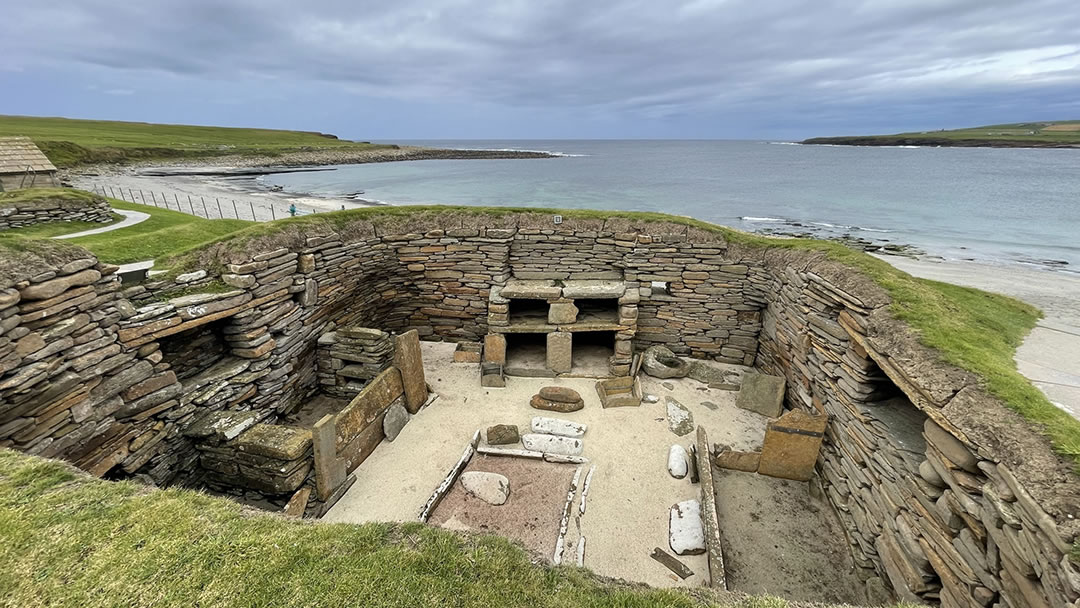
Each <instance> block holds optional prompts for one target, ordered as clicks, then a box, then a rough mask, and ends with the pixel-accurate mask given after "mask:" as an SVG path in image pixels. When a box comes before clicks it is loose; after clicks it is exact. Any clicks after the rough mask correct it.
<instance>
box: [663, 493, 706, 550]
mask: <svg viewBox="0 0 1080 608" xmlns="http://www.w3.org/2000/svg"><path fill="white" fill-rule="evenodd" d="M668 544H669V545H671V550H672V551H674V552H675V555H701V554H702V553H705V526H704V524H703V523H702V521H701V503H700V502H698V501H697V500H694V499H690V500H684V501H682V502H679V503H676V504H674V505H671V513H670V517H669V519H668Z"/></svg>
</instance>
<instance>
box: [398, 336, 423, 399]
mask: <svg viewBox="0 0 1080 608" xmlns="http://www.w3.org/2000/svg"><path fill="white" fill-rule="evenodd" d="M394 367H396V368H397V369H398V371H399V372H401V385H402V389H403V390H404V391H405V408H406V409H407V410H408V411H409V413H410V414H415V413H416V412H417V411H419V410H420V406H422V405H424V402H425V401H427V398H428V389H427V380H426V379H425V378H424V359H423V357H422V356H421V354H420V334H419V333H418V332H417V331H416V330H415V329H412V330H409V331H407V332H405V333H403V334H401V335H399V336H394Z"/></svg>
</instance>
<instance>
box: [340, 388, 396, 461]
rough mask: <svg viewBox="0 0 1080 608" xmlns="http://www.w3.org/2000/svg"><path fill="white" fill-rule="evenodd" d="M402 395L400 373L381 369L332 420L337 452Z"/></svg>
mask: <svg viewBox="0 0 1080 608" xmlns="http://www.w3.org/2000/svg"><path fill="white" fill-rule="evenodd" d="M404 392H405V389H404V388H403V387H402V384H401V373H400V372H398V370H397V368H396V367H389V368H387V369H385V370H383V372H382V373H380V374H379V375H378V376H376V377H375V379H374V380H372V381H371V382H370V383H369V384H368V385H367V386H365V387H364V388H363V390H361V391H360V393H359V394H357V395H356V397H354V398H353V400H352V401H350V402H349V405H347V406H345V409H343V410H341V412H340V413H339V414H338V415H337V418H336V419H335V425H334V426H335V429H334V430H335V431H336V433H337V444H336V445H337V450H338V452H342V451H344V449H345V446H346V444H348V443H349V442H351V441H353V439H355V438H356V437H357V436H359V435H360V434H361V432H362V431H364V430H365V429H367V428H368V427H369V426H371V425H372V424H373V423H375V422H376V420H377V419H378V418H379V416H381V415H382V413H383V412H385V411H386V408H388V407H390V404H392V403H393V402H394V401H396V400H397V398H398V397H400V396H401V395H402V394H403V393H404ZM379 437H380V438H381V437H382V427H381V426H380V427H379Z"/></svg>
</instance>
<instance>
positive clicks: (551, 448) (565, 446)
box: [521, 433, 585, 456]
mask: <svg viewBox="0 0 1080 608" xmlns="http://www.w3.org/2000/svg"><path fill="white" fill-rule="evenodd" d="M521 445H522V446H524V447H525V449H526V450H532V451H534V452H544V453H548V452H550V453H552V454H562V455H564V456H580V455H581V452H582V450H583V449H584V448H585V443H584V442H583V441H582V440H580V439H574V438H572V437H559V436H557V435H540V434H537V433H526V434H524V435H522V436H521Z"/></svg>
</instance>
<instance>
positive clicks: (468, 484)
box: [461, 471, 510, 506]
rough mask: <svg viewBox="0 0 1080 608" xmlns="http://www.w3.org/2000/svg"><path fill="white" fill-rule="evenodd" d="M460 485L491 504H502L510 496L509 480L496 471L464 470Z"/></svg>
mask: <svg viewBox="0 0 1080 608" xmlns="http://www.w3.org/2000/svg"><path fill="white" fill-rule="evenodd" d="M461 487H463V488H465V491H466V492H468V493H469V494H471V495H472V496H475V497H477V498H479V499H480V500H482V501H484V502H486V503H488V504H491V505H496V506H498V505H501V504H504V503H505V502H506V499H507V498H509V497H510V480H509V479H507V478H506V476H505V475H499V474H498V473H488V472H487V471H466V472H464V473H462V474H461Z"/></svg>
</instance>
